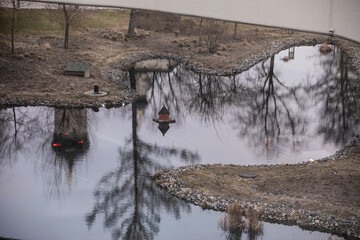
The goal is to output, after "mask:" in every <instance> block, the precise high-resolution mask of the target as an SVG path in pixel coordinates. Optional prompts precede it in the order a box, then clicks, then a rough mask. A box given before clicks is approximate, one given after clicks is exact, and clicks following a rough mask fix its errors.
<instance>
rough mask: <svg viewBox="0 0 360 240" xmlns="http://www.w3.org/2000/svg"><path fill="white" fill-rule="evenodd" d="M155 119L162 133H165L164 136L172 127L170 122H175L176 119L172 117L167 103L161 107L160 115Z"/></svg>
mask: <svg viewBox="0 0 360 240" xmlns="http://www.w3.org/2000/svg"><path fill="white" fill-rule="evenodd" d="M153 121H155V122H157V123H159V127H158V128H159V130H160V131H161V133H162V134H163V136H165V133H166V132H167V131H168V130H169V128H170V125H169V124H170V123H175V119H172V118H170V112H169V110H168V109H167V108H166V107H165V105H164V106H163V107H162V108H161V110H160V111H159V117H158V118H153Z"/></svg>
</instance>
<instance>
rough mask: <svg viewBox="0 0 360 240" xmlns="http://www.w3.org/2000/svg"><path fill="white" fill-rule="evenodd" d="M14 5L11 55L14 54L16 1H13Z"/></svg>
mask: <svg viewBox="0 0 360 240" xmlns="http://www.w3.org/2000/svg"><path fill="white" fill-rule="evenodd" d="M11 3H12V7H13V9H12V21H11V54H14V49H15V47H14V28H15V10H16V6H15V0H12V1H11Z"/></svg>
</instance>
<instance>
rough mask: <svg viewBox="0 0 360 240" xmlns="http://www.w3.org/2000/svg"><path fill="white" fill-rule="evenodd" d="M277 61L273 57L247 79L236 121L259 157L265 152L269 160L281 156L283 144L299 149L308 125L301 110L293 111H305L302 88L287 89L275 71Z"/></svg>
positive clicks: (237, 126)
mask: <svg viewBox="0 0 360 240" xmlns="http://www.w3.org/2000/svg"><path fill="white" fill-rule="evenodd" d="M274 62H275V61H274V56H272V57H271V58H270V60H268V61H264V62H263V63H261V64H258V65H257V66H256V67H255V74H254V75H251V74H249V75H248V76H247V79H246V82H247V83H248V87H247V89H246V90H245V91H244V94H245V96H246V98H245V101H244V103H243V104H244V111H241V112H239V113H238V114H237V116H236V118H235V121H234V122H235V123H236V128H239V129H240V134H241V135H248V136H250V138H249V139H251V140H252V141H253V144H255V146H256V147H257V149H258V150H260V151H261V153H260V154H262V152H265V153H266V154H267V156H268V157H271V156H278V154H279V146H280V145H287V144H288V143H291V145H290V146H289V147H290V149H292V150H296V149H297V145H298V144H299V142H298V139H297V137H296V136H297V135H301V134H303V133H304V130H305V127H306V124H307V123H306V119H305V116H302V115H301V114H300V112H301V111H295V110H293V109H292V107H296V108H295V109H300V110H301V109H304V105H303V104H302V100H301V99H300V94H298V92H299V91H301V86H300V85H297V86H292V87H288V86H286V85H285V84H284V83H283V82H282V81H281V80H280V79H279V77H278V74H277V73H276V72H275V70H274V65H275V63H274ZM259 146H264V147H263V148H260V147H259Z"/></svg>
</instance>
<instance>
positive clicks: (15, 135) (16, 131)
mask: <svg viewBox="0 0 360 240" xmlns="http://www.w3.org/2000/svg"><path fill="white" fill-rule="evenodd" d="M12 110H13V115H14V130H15V133H14V138H15V139H16V137H17V133H18V130H17V125H16V113H15V107H13V108H12Z"/></svg>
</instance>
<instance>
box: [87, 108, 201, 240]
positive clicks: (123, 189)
mask: <svg viewBox="0 0 360 240" xmlns="http://www.w3.org/2000/svg"><path fill="white" fill-rule="evenodd" d="M137 128H138V125H137V106H136V104H133V105H132V137H131V139H130V140H128V141H127V143H128V145H127V146H124V147H123V148H121V149H119V153H120V166H119V167H118V168H117V169H115V170H114V171H111V172H109V173H107V174H105V175H104V176H103V177H102V178H101V180H100V181H99V183H98V184H97V186H96V190H95V192H94V197H95V200H96V203H95V206H94V208H93V210H92V212H91V213H89V214H88V215H87V216H86V222H87V224H88V226H89V228H91V226H92V225H93V223H94V222H95V219H96V216H97V215H99V214H104V217H105V219H104V226H105V228H108V229H112V236H113V239H153V238H154V235H155V234H157V233H158V232H159V223H160V220H161V219H160V210H161V208H165V209H166V211H168V212H172V213H173V214H174V216H175V217H176V218H180V212H184V211H190V205H189V204H187V203H185V202H182V201H180V200H178V199H176V198H174V197H172V196H170V195H169V194H168V193H167V192H166V191H163V190H162V189H160V188H158V187H157V186H156V185H155V183H154V181H153V180H152V179H151V176H152V175H153V174H154V171H156V170H157V169H160V168H164V167H167V166H166V161H165V160H166V158H168V157H170V156H176V157H178V158H180V159H182V161H185V162H188V163H195V162H198V161H199V156H198V155H197V154H195V153H192V152H190V151H188V150H186V149H182V150H181V149H176V148H172V147H159V146H157V145H154V144H150V143H146V142H144V141H142V140H141V139H140V138H139V137H138V134H137ZM152 157H153V158H152ZM161 159H164V161H163V160H161Z"/></svg>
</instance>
